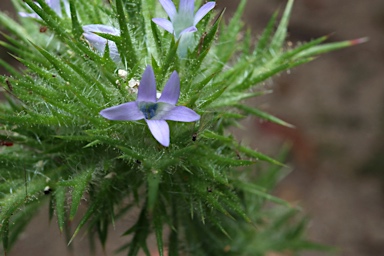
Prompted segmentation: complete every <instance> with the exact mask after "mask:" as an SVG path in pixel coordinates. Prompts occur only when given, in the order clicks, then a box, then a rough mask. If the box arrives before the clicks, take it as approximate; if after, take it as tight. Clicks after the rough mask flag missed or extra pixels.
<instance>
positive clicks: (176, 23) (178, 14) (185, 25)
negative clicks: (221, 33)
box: [152, 0, 215, 39]
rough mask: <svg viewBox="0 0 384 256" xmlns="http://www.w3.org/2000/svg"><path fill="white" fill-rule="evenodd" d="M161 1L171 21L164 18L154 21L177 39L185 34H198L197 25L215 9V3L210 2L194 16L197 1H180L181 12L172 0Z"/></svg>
mask: <svg viewBox="0 0 384 256" xmlns="http://www.w3.org/2000/svg"><path fill="white" fill-rule="evenodd" d="M159 1H160V4H161V5H162V6H163V8H164V10H165V12H166V13H167V14H168V16H169V18H170V19H171V21H169V20H167V19H163V18H154V19H152V21H153V22H155V23H156V24H157V25H159V26H160V27H162V28H163V29H165V30H167V31H168V32H170V33H172V34H174V35H175V38H176V39H179V38H180V37H181V36H182V35H183V34H185V33H189V32H196V31H197V28H196V25H197V23H198V22H199V21H200V20H201V19H202V18H204V16H205V15H207V13H208V12H209V11H210V10H212V9H213V8H214V7H215V2H208V3H206V4H204V5H203V6H202V7H201V8H200V9H199V10H198V11H197V12H196V14H194V8H195V0H180V4H179V11H177V10H176V7H175V5H174V4H173V2H172V1H171V0H159Z"/></svg>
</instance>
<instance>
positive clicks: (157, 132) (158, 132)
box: [145, 119, 169, 147]
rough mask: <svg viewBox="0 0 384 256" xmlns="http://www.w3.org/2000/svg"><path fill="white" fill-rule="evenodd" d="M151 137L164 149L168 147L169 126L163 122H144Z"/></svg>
mask: <svg viewBox="0 0 384 256" xmlns="http://www.w3.org/2000/svg"><path fill="white" fill-rule="evenodd" d="M145 121H146V122H147V124H148V127H149V130H150V131H151V133H152V135H153V137H155V139H156V140H157V141H158V142H159V143H160V144H161V145H163V146H164V147H168V146H169V126H168V124H167V122H166V121H164V120H147V119H146V120H145Z"/></svg>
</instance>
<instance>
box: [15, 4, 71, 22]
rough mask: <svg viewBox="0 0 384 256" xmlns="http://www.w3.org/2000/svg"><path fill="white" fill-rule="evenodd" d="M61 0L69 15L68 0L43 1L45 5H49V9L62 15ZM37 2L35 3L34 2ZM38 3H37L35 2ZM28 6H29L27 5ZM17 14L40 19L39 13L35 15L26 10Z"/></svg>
mask: <svg viewBox="0 0 384 256" xmlns="http://www.w3.org/2000/svg"><path fill="white" fill-rule="evenodd" d="M61 1H62V2H63V4H64V7H65V12H66V14H67V15H68V16H70V8H69V2H68V0H45V2H46V3H47V5H48V6H49V7H51V9H52V10H53V11H55V13H56V14H57V15H59V16H60V17H61V16H62V11H61V3H60V2H61ZM36 4H37V3H36ZM37 5H39V4H37ZM28 7H29V6H28ZM19 15H20V16H21V17H29V18H35V19H40V17H39V15H37V14H36V13H27V12H19Z"/></svg>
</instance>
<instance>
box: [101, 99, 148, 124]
mask: <svg viewBox="0 0 384 256" xmlns="http://www.w3.org/2000/svg"><path fill="white" fill-rule="evenodd" d="M100 115H102V116H103V117H104V118H106V119H109V120H115V121H136V120H140V119H143V118H144V114H143V113H142V112H141V111H140V109H139V107H138V106H137V103H136V102H135V101H132V102H127V103H124V104H120V105H117V106H113V107H110V108H106V109H103V110H101V111H100Z"/></svg>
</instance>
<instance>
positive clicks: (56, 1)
mask: <svg viewBox="0 0 384 256" xmlns="http://www.w3.org/2000/svg"><path fill="white" fill-rule="evenodd" d="M46 2H47V4H48V6H49V7H51V9H52V10H54V11H55V13H56V14H57V15H59V16H61V4H60V0H48V1H46ZM63 2H65V1H63Z"/></svg>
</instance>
